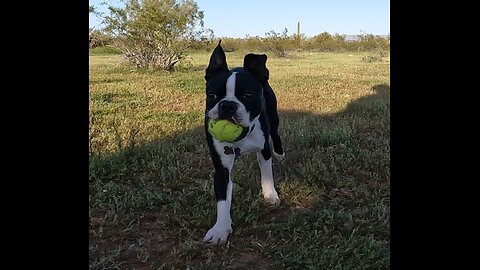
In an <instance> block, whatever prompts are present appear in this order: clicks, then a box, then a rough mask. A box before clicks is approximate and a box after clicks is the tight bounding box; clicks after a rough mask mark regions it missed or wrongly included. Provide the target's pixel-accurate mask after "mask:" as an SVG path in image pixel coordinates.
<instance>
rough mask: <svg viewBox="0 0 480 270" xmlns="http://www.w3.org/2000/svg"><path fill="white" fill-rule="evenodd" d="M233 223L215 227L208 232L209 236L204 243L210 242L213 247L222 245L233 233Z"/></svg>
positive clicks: (207, 235) (217, 224) (204, 239)
mask: <svg viewBox="0 0 480 270" xmlns="http://www.w3.org/2000/svg"><path fill="white" fill-rule="evenodd" d="M232 231H233V230H232V226H231V222H230V224H219V223H215V225H214V226H213V227H212V228H211V229H210V230H208V232H207V234H206V235H205V237H204V238H203V242H208V243H211V244H213V245H220V244H223V243H225V242H226V241H227V238H228V235H229V234H230V233H231V232H232Z"/></svg>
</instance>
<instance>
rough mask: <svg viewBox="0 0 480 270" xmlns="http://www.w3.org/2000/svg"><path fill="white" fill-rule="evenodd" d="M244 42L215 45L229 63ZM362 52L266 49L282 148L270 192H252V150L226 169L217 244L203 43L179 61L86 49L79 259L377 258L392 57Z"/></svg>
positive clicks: (110, 265) (207, 262) (196, 264)
mask: <svg viewBox="0 0 480 270" xmlns="http://www.w3.org/2000/svg"><path fill="white" fill-rule="evenodd" d="M243 55H244V53H243V52H232V53H227V61H228V64H229V67H233V66H239V65H241V64H242V62H243ZM367 55H368V54H367V53H348V52H347V53H308V52H303V53H296V54H294V55H292V56H291V57H290V58H275V57H271V56H270V55H269V59H268V62H267V66H268V68H269V70H270V84H271V86H272V87H273V89H274V91H275V93H276V95H277V99H278V110H279V114H280V120H281V126H280V130H279V131H280V135H281V137H282V139H283V142H284V147H285V150H286V159H285V160H284V161H283V162H277V161H274V165H273V170H274V177H275V180H276V182H277V187H278V188H277V190H278V192H279V194H280V198H281V200H282V203H281V205H280V206H279V207H276V208H272V207H270V206H267V205H265V204H264V203H263V202H262V199H261V195H260V193H261V190H260V173H259V169H258V165H257V161H256V159H255V155H246V156H242V157H241V158H239V159H238V160H237V161H236V163H235V166H234V170H233V175H232V178H233V180H234V182H235V183H236V185H235V187H234V190H233V204H232V220H233V223H234V224H233V229H234V232H233V234H232V235H231V236H230V238H229V241H228V242H227V244H226V245H224V246H221V247H214V246H209V245H205V244H203V243H202V242H201V240H202V238H203V236H204V234H205V233H206V231H207V230H208V229H209V228H210V227H211V226H212V225H213V224H214V221H215V211H216V209H215V205H216V204H215V197H214V192H213V180H212V175H213V166H212V164H211V161H210V157H209V154H208V148H207V145H206V142H205V135H204V131H203V113H204V86H205V81H204V79H203V76H204V70H205V68H206V65H207V63H208V58H209V54H208V53H205V52H204V53H192V54H191V55H190V56H189V58H188V63H184V64H182V65H181V66H179V68H178V69H177V71H175V72H172V73H168V72H162V71H148V70H137V69H135V68H133V67H131V66H129V65H127V64H126V63H125V62H123V61H122V57H121V56H120V55H112V54H101V55H98V54H95V53H92V52H91V53H90V137H89V139H90V149H89V150H90V177H89V189H90V195H89V205H90V208H89V209H90V212H89V214H90V249H89V252H90V269H134V268H135V269H186V268H189V269H389V268H390V266H389V261H390V250H389V238H390V235H389V227H390V226H389V221H390V208H389V207H390V199H389V188H390V159H389V155H390V102H389V98H390V87H389V79H390V63H389V59H388V57H384V58H382V59H380V61H374V62H365V61H364V60H362V59H364V58H365V57H366V56H367Z"/></svg>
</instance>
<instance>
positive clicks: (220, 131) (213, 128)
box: [208, 119, 244, 142]
mask: <svg viewBox="0 0 480 270" xmlns="http://www.w3.org/2000/svg"><path fill="white" fill-rule="evenodd" d="M243 130H244V127H242V126H240V125H237V124H234V123H232V122H231V121H229V120H225V119H209V120H208V132H209V133H210V134H211V135H212V136H213V137H214V138H215V139H217V140H218V141H220V142H234V141H235V140H236V139H237V138H238V137H240V135H242V132H243Z"/></svg>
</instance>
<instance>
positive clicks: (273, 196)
mask: <svg viewBox="0 0 480 270" xmlns="http://www.w3.org/2000/svg"><path fill="white" fill-rule="evenodd" d="M263 199H264V200H265V201H266V202H267V203H268V204H271V205H274V206H278V205H280V198H279V197H278V194H277V191H276V190H275V189H274V190H272V191H270V192H268V193H266V192H264V193H263Z"/></svg>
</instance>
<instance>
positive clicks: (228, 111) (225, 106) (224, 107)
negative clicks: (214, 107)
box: [218, 100, 238, 119]
mask: <svg viewBox="0 0 480 270" xmlns="http://www.w3.org/2000/svg"><path fill="white" fill-rule="evenodd" d="M237 109H238V104H237V103H236V102H235V101H230V100H222V101H220V103H218V118H219V119H231V118H232V117H233V116H235V113H236V112H237Z"/></svg>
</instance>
